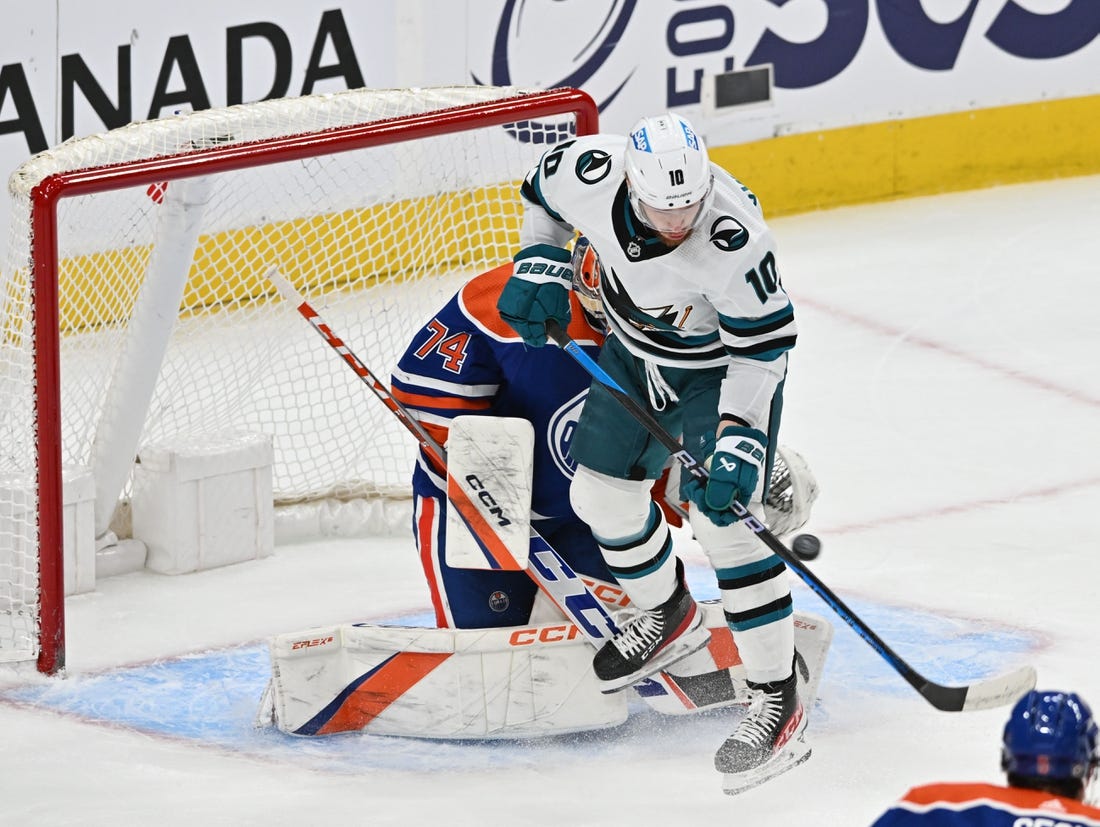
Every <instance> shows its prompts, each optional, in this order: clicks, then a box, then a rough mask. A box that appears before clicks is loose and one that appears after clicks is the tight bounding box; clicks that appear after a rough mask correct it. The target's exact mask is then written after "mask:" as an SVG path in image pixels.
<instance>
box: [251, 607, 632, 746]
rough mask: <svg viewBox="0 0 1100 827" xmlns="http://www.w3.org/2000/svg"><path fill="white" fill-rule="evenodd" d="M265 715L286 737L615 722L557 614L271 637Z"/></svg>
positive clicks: (481, 734)
mask: <svg viewBox="0 0 1100 827" xmlns="http://www.w3.org/2000/svg"><path fill="white" fill-rule="evenodd" d="M271 660H272V680H271V685H270V691H269V693H268V697H267V698H266V699H265V702H264V705H263V707H262V709H261V714H262V715H264V717H268V716H267V713H268V711H270V717H269V718H268V719H269V720H272V721H273V722H274V724H275V726H276V727H278V728H279V729H280V730H282V731H283V732H286V733H289V734H292V735H328V734H332V733H336V732H348V731H361V732H367V733H374V734H379V735H402V736H407V737H416V738H470V739H475V738H476V739H482V738H529V737H539V736H547V735H559V734H563V733H569V732H578V731H587V730H592V729H602V728H606V727H611V726H616V725H618V724H621V723H622V722H623V721H625V720H626V717H627V711H628V710H627V703H626V700H625V698H624V697H621V696H620V695H605V694H603V692H601V691H600V686H599V681H598V680H597V679H596V677H595V675H594V674H593V673H592V649H591V647H590V646H589V645H588V643H587V641H586V640H585V638H584V636H583V635H581V634H580V633H579V631H578V630H577V628H576V627H575V626H574V625H573V624H571V623H567V622H565V621H561V622H558V623H553V624H546V625H541V626H526V627H509V628H505V629H466V630H463V629H419V628H411V627H396V626H372V625H369V624H356V625H344V626H337V627H329V628H325V629H314V630H310V631H307V632H301V633H294V634H288V635H281V636H279V637H278V638H275V639H274V640H273V641H272V642H271Z"/></svg>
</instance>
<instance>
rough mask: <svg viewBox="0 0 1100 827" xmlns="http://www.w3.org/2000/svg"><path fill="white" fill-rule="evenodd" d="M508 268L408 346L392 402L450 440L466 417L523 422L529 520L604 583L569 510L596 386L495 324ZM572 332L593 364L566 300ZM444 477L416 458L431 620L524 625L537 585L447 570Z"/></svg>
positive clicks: (417, 519)
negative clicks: (588, 402) (530, 437)
mask: <svg viewBox="0 0 1100 827" xmlns="http://www.w3.org/2000/svg"><path fill="white" fill-rule="evenodd" d="M511 273H512V264H511V263H508V264H505V265H502V266H501V267H498V268H496V269H494V270H490V271H488V272H486V273H483V274H481V275H479V276H476V277H475V278H473V279H471V280H470V281H469V282H468V283H467V284H466V285H465V286H464V287H463V288H462V289H461V290H460V291H459V292H458V293H457V294H456V295H455V296H454V297H453V298H452V299H451V300H450V301H449V302H447V304H446V305H444V306H443V307H442V308H441V309H440V310H439V312H437V313H436V314H435V316H433V317H432V318H431V319H430V320H429V321H428V322H427V324H425V325H424V326H423V327H422V328H421V329H420V330H419V331H418V332H417V333H416V334H415V335H414V336H413V338H412V340H411V341H410V343H409V346H408V348H407V349H406V351H405V353H404V354H403V355H402V357H401V359H400V361H399V362H398V365H397V367H396V369H395V370H394V372H393V376H392V377H391V384H392V387H393V392H394V396H395V397H396V398H397V399H399V400H400V401H401V403H402V404H403V405H405V406H406V408H407V409H408V411H409V413H410V415H412V416H413V417H414V418H415V419H417V420H418V421H419V422H420V423H421V424H422V425H423V426H424V427H425V429H426V430H428V431H429V432H430V433H431V435H432V436H433V437H434V438H435V439H436V440H437V441H438V442H441V443H443V444H446V440H447V434H448V431H449V428H450V424H451V421H452V420H453V419H454V417H456V416H460V415H462V414H480V415H486V416H509V417H521V418H523V419H526V420H528V421H529V422H530V423H531V424H532V425H533V427H534V431H535V449H534V478H533V480H532V492H531V493H532V497H531V511H532V514H531V518H532V524H533V526H534V527H535V528H536V530H537V531H538V532H539V534H540V535H542V537H543V538H545V539H546V540H547V541H548V542H549V543H550V544H551V546H553V548H554V549H555V550H556V551H557V552H558V554H560V555H561V556H562V557H563V558H564V559H565V561H566V562H567V563H568V564H569V565H570V566H571V567H572V568H573V569H574V571H576V572H577V573H578V574H580V575H582V576H589V577H595V578H599V579H601V580H605V581H611V580H612V578H611V575H610V573H609V572H608V571H607V568H606V565H605V564H604V562H603V558H602V555H601V554H600V551H599V548H598V546H597V545H596V543H595V541H594V539H593V538H592V535H591V532H590V531H589V530H588V527H587V526H585V525H584V524H583V523H582V522H581V521H580V520H579V519H578V518H577V516H576V514H575V513H574V512H573V508H572V506H571V505H570V503H569V484H570V481H571V479H572V475H573V468H574V465H575V463H574V462H573V460H572V458H571V457H570V455H569V445H570V442H571V441H572V437H573V432H574V429H575V427H576V423H577V416H578V414H579V413H580V408H581V405H582V404H583V402H584V399H585V397H586V396H587V392H588V386H589V384H590V382H591V378H590V377H589V375H588V373H587V372H585V371H584V369H583V368H581V367H580V365H578V364H577V363H576V362H575V361H574V360H573V359H572V358H571V357H570V356H569V355H568V354H566V353H564V352H563V351H562V350H561V349H560V348H558V347H556V346H554V345H546V346H545V347H541V348H531V347H528V346H527V345H525V344H524V343H523V340H522V339H520V338H519V336H517V335H516V333H515V332H514V331H513V330H512V329H511V328H510V327H509V326H508V325H507V324H506V323H505V322H504V321H502V320H501V318H500V316H499V315H498V313H497V309H496V305H497V299H498V298H499V296H500V291H501V290H502V289H503V288H504V283H505V282H506V281H507V280H508V277H509V276H510V275H511ZM571 300H572V321H571V322H570V325H569V334H570V336H572V338H573V339H574V341H576V342H577V343H578V344H579V345H580V346H581V347H583V348H584V349H585V350H586V351H587V352H588V353H589V355H592V356H595V355H596V352H597V351H598V348H599V343H600V341H601V340H602V338H603V337H602V335H601V334H600V333H598V332H597V331H596V330H594V329H593V328H592V327H591V326H590V325H589V324H588V323H587V321H586V317H585V315H584V312H583V310H582V309H581V307H580V304H579V302H578V301H577V299H576V297H575V296H573V297H572V299H571ZM445 492H446V479H445V476H444V474H443V471H442V469H439V468H434V467H433V466H432V465H431V463H430V461H429V459H428V458H427V456H426V455H425V454H424V453H423V452H421V454H420V456H419V458H418V461H417V464H416V468H415V469H414V471H413V504H414V513H413V534H414V537H415V539H416V545H417V552H418V554H419V557H420V563H421V566H422V567H423V569H424V574H425V577H426V579H427V582H428V587H429V590H430V592H431V598H432V605H433V608H434V611H435V617H436V624H437V625H438V626H440V627H449V628H467V629H469V628H494V627H501V626H514V625H520V624H523V623H526V622H527V620H528V617H529V615H530V611H531V607H532V603H533V600H534V597H535V592H536V587H535V584H534V582H533V581H532V579H531V578H530V577H528V576H527V574H526V572H501V571H486V570H477V569H458V568H452V567H450V566H448V565H447V562H446V553H445V546H446V531H445V529H446V508H447V497H446V493H445Z"/></svg>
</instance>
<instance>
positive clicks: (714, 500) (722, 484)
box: [684, 427, 768, 526]
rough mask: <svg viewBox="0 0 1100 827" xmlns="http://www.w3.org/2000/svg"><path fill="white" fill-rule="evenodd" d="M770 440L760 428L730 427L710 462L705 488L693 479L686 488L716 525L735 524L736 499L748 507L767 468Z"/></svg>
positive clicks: (716, 445) (692, 499) (696, 503)
mask: <svg viewBox="0 0 1100 827" xmlns="http://www.w3.org/2000/svg"><path fill="white" fill-rule="evenodd" d="M767 444H768V437H767V436H766V435H765V434H764V433H763V432H762V431H758V430H757V429H756V428H738V427H730V428H726V429H725V430H724V431H722V435H721V436H720V437H719V438H718V441H717V442H716V443H715V445H714V453H713V454H711V455H710V456H709V457H708V458H707V460H706V463H705V464H706V466H707V470H709V471H710V479H708V480H707V484H706V487H705V488H704V487H703V486H702V485H701V484H700V483H699V482H698V481H696V480H691V481H690V482H689V483H687V484H686V485H685V486H684V487H685V490H686V493H687V494H688V495H689V496H690V498H691V501H692V502H693V503H695V505H696V506H697V507H698V508H699V510H700V511H702V512H703V513H704V514H706V515H707V517H708V518H709V519H710V521H711V522H712V523H714V524H715V525H723V526H724V525H731V524H732V523H735V522H737V520H738V519H739V518H738V516H737V515H736V514H734V513H733V512H732V511H730V506H731V505H733V502H734V500H736V501H737V502H739V503H741V505H748V503H749V501H750V500H751V499H752V495H753V492H754V491H756V485H757V483H758V482H759V481H760V471H761V470H762V469H763V467H764V459H765V454H766V446H767Z"/></svg>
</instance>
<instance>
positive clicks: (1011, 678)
mask: <svg viewBox="0 0 1100 827" xmlns="http://www.w3.org/2000/svg"><path fill="white" fill-rule="evenodd" d="M546 332H547V334H548V335H549V336H550V338H551V339H553V340H554V341H555V342H557V343H558V345H559V346H560V347H561V348H562V349H563V350H565V351H566V352H567V353H568V354H569V355H570V356H572V357H573V358H574V359H576V360H577V362H578V363H579V364H580V365H581V366H582V367H583V368H584V369H585V370H586V371H588V373H589V374H591V375H592V378H593V379H594V380H595V381H597V382H599V383H600V385H601V386H602V387H603V388H604V390H606V391H607V392H608V393H610V394H611V395H612V396H613V397H615V399H617V400H618V401H619V402H620V403H621V404H622V405H623V407H624V408H626V410H627V411H628V412H629V413H630V415H631V416H633V417H634V418H635V419H636V420H637V421H638V422H639V423H640V424H641V425H643V426H644V427H645V429H646V430H647V431H649V432H650V433H651V434H652V435H653V436H654V437H655V438H656V439H657V440H658V441H659V442H660V443H661V444H662V445H664V446H665V447H666V448H667V449H668V450H669V451H671V452H672V456H673V457H675V459H676V461H677V462H679V463H680V464H681V465H682V466H683V467H684V468H685V469H686V470H687V471H688V473H690V474H691V475H692V476H693V477H695V479H697V480H699V481H700V482H703V483H705V482H706V480H707V478H708V477H709V474H708V473H707V470H706V468H705V467H704V466H703V465H702V463H700V462H699V461H698V460H697V459H696V458H695V457H693V456H692V455H691V453H690V452H688V451H687V449H685V448H684V446H683V445H681V444H680V441H679V440H678V439H676V438H675V437H674V436H673V435H672V434H670V433H669V432H668V431H667V430H665V428H664V427H663V426H662V425H661V423H660V422H658V421H657V420H656V419H655V418H654V417H653V415H652V414H650V412H649V411H648V410H646V409H645V408H644V407H642V405H641V404H639V403H638V402H637V401H636V400H635V399H634V398H633V397H632V396H630V395H629V394H628V393H627V392H626V391H625V390H623V388H622V386H620V385H619V384H618V383H617V382H616V381H615V380H614V379H613V378H612V377H611V376H610V375H609V374H608V373H607V372H606V371H605V370H604V369H603V368H601V367H600V366H599V365H598V364H597V363H596V362H595V360H593V359H592V358H591V357H590V356H589V355H588V354H587V353H585V352H584V351H583V350H582V349H581V347H580V346H579V345H578V344H577V343H576V342H574V341H573V340H572V339H571V338H570V337H569V335H568V334H567V333H566V332H565V331H564V330H562V328H561V325H559V324H558V323H557V322H555V321H554V320H553V319H551V320H549V321H547V323H546ZM730 509H731V510H732V511H733V513H734V514H736V515H737V516H738V517H740V518H741V522H742V524H744V525H745V526H746V527H748V528H749V529H751V530H752V531H753V533H755V534H756V536H757V537H759V538H760V540H761V541H762V542H763V543H764V545H766V546H767V547H768V548H770V549H771V550H772V551H773V552H775V554H776V555H778V556H779V558H780V559H782V560H783V562H784V563H786V564H787V565H788V566H789V567H790V568H791V569H793V570H794V573H795V574H797V575H798V576H799V577H800V578H801V579H802V580H803V582H805V583H806V585H807V586H809V587H810V588H811V589H812V590H813V591H814V592H815V593H816V594H817V596H818V597H820V598H821V599H822V600H824V601H825V603H826V604H828V606H829V608H830V609H832V610H833V611H834V612H836V613H837V614H838V615H839V616H840V617H841V619H842V620H843V621H844V622H845V623H847V624H848V625H849V626H851V627H852V629H854V630H855V632H856V634H858V635H859V636H860V637H861V638H863V640H864V641H866V642H867V643H868V644H869V645H870V646H871V648H872V649H874V650H875V651H876V652H878V654H879V655H880V656H881V657H882V658H883V660H885V661H886V662H887V663H888V664H890V666H892V667H893V668H894V670H895V671H896V672H897V673H898V674H899V675H901V676H902V677H903V678H905V680H906V681H908V682H909V685H910V686H912V687H913V688H914V689H916V690H917V691H918V692H919V693H920V694H921V695H922V696H923V697H924V699H925V700H927V701H928V703H930V704H932V706H934V707H935V708H936V709H939V710H943V711H944V712H960V711H971V710H976V709H991V708H993V707H998V706H1004V705H1006V704H1010V703H1012V702H1013V701H1015V700H1016V699H1017V698H1019V697H1020V696H1021V695H1023V694H1024V693H1025V692H1027V691H1028V690H1030V689H1033V688H1034V687H1035V681H1036V678H1037V676H1036V673H1035V669H1034V667H1031V666H1023V667H1021V668H1019V669H1017V670H1016V671H1014V672H1010V673H1008V674H1006V675H1001V676H998V677H993V678H988V679H985V680H980V681H977V682H975V683H972V684H969V685H967V686H943V685H942V684H938V683H936V682H934V681H930V680H929V679H928V678H926V677H924V676H923V675H922V674H920V672H918V671H917V670H916V669H914V668H913V667H912V666H910V665H909V664H908V663H907V662H906V661H905V659H904V658H902V657H901V656H900V655H899V654H898V653H897V652H895V651H894V650H893V649H891V648H890V647H889V646H888V645H887V644H886V643H885V642H884V641H883V640H882V638H880V637H879V636H878V635H877V634H875V632H874V630H872V629H871V628H870V627H869V626H868V625H867V624H866V623H864V622H863V621H862V620H861V619H860V618H859V616H858V615H856V613H855V612H853V611H852V610H851V609H849V608H848V606H847V605H845V603H844V601H843V600H841V599H840V598H839V597H837V596H836V595H835V594H833V592H832V590H831V589H830V588H829V587H828V586H826V585H825V584H824V583H822V582H821V580H820V579H819V578H818V577H817V575H816V574H814V573H813V572H812V571H810V570H809V569H808V568H806V565H805V564H804V563H803V562H802V560H800V559H799V558H798V556H797V555H796V554H795V553H794V552H793V551H791V550H790V549H789V548H787V547H786V546H785V545H784V544H783V541H782V540H780V539H779V538H778V537H776V536H775V535H774V534H772V533H771V532H770V531H768V527H767V526H766V525H764V524H763V523H762V522H760V520H758V519H757V518H756V517H754V516H753V515H752V513H751V512H750V511H749V510H748V509H747V508H745V506H744V505H742V504H741V503H739V502H737V501H736V500H734V502H733V504H732V505H731V506H730Z"/></svg>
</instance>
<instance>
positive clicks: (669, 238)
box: [624, 112, 714, 244]
mask: <svg viewBox="0 0 1100 827" xmlns="http://www.w3.org/2000/svg"><path fill="white" fill-rule="evenodd" d="M624 162H625V165H626V182H627V189H628V191H629V193H630V206H631V208H632V209H633V210H634V213H635V215H637V216H638V219H639V220H640V221H641V222H642V223H643V224H645V225H646V227H648V228H649V229H650V230H653V231H654V232H655V233H657V234H658V235H659V236H661V239H662V240H663V241H665V242H666V243H672V244H678V243H680V242H681V241H683V240H684V239H685V238H686V237H687V235H688V233H690V232H691V230H692V229H693V228H694V227H695V225H696V223H697V222H698V220H699V217H700V216H701V215H702V214H703V211H704V209H705V207H706V204H707V201H708V200H709V198H710V195H711V191H712V187H713V183H714V173H713V172H712V171H711V167H710V158H709V157H708V156H707V148H706V146H704V144H703V139H702V138H700V137H699V135H698V134H697V133H696V132H695V129H694V128H693V127H692V126H691V124H689V123H688V122H687V121H686V120H684V119H683V118H681V117H680V116H679V115H675V114H673V113H672V112H668V113H666V114H664V115H657V116H655V117H650V118H642V120H640V121H638V123H636V124H635V125H634V128H633V129H632V130H631V131H630V137H629V138H628V139H627V142H626V156H625V158H624Z"/></svg>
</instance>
